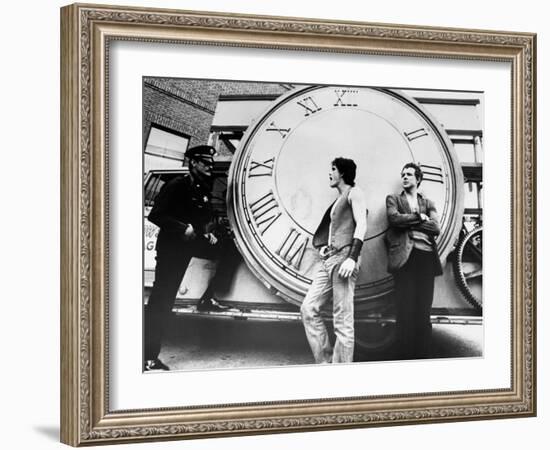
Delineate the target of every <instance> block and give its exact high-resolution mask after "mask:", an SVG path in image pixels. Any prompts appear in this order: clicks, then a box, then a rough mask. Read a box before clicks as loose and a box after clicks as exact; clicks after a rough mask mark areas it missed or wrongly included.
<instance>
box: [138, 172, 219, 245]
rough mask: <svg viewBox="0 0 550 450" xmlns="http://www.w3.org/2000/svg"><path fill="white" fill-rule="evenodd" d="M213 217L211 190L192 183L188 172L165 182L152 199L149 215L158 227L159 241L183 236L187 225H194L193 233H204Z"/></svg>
mask: <svg viewBox="0 0 550 450" xmlns="http://www.w3.org/2000/svg"><path fill="white" fill-rule="evenodd" d="M212 218H213V211H212V204H211V193H210V190H209V189H208V188H207V187H205V186H202V185H201V184H199V183H196V182H194V181H193V179H192V177H191V176H190V175H183V176H178V177H176V178H174V179H173V180H170V181H169V182H168V183H166V184H165V185H164V186H163V187H162V189H161V190H160V192H159V193H158V195H157V197H156V198H155V204H154V205H153V208H152V209H151V212H150V213H149V217H148V219H149V221H150V222H152V223H154V224H155V225H157V226H158V227H159V228H160V231H159V239H161V240H165V239H175V240H180V239H182V238H183V236H184V234H185V229H186V228H187V226H188V225H189V224H191V225H193V228H194V230H195V233H197V234H199V235H201V234H203V233H206V232H208V231H209V229H208V227H209V225H210V224H211V223H212ZM158 242H159V241H158V240H157V244H158Z"/></svg>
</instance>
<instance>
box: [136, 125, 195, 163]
mask: <svg viewBox="0 0 550 450" xmlns="http://www.w3.org/2000/svg"><path fill="white" fill-rule="evenodd" d="M188 145H189V138H188V137H187V136H184V135H183V134H181V133H177V132H175V131H172V130H168V129H166V128H162V127H159V126H158V125H152V126H151V131H150V132H149V137H148V138H147V145H146V146H145V155H144V156H145V158H144V168H143V169H144V172H145V173H147V172H149V171H150V170H155V169H177V168H180V167H181V166H182V165H183V160H184V158H185V151H186V150H187V147H188Z"/></svg>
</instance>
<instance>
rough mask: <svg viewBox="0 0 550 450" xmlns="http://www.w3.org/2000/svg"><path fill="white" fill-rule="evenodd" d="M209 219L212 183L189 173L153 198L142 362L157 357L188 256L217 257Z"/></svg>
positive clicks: (197, 150)
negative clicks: (152, 262) (151, 271)
mask: <svg viewBox="0 0 550 450" xmlns="http://www.w3.org/2000/svg"><path fill="white" fill-rule="evenodd" d="M213 150H214V149H213V148H211V147H208V146H200V147H196V148H194V149H190V150H189V151H188V153H187V154H186V156H190V157H191V158H193V157H197V156H198V157H199V158H200V157H201V156H202V154H204V155H205V156H208V155H207V153H208V154H209V155H210V156H209V158H210V159H211V158H212V156H211V155H212V154H213ZM190 152H191V153H190ZM205 159H208V158H205ZM212 219H213V210H212V205H211V186H209V185H208V184H206V185H205V184H201V183H199V182H197V180H194V179H193V177H192V176H191V175H183V176H179V177H176V178H174V179H173V180H171V181H169V182H168V183H166V185H164V186H163V187H162V189H161V191H160V192H159V194H158V195H157V198H156V199H155V204H154V206H153V208H152V210H151V212H150V213H149V220H150V221H151V222H152V223H154V224H155V225H157V226H158V227H159V228H160V231H159V234H158V238H157V244H156V253H157V254H156V266H155V282H154V284H153V289H152V292H151V296H150V298H149V302H148V305H147V307H146V309H145V323H144V327H145V336H144V340H145V342H144V343H145V351H144V360H145V361H147V360H156V359H157V358H158V354H159V353H160V345H161V340H162V335H163V331H164V327H165V326H166V323H167V319H168V318H169V317H170V313H171V311H172V308H173V306H174V301H175V298H176V294H177V291H178V288H179V286H180V283H181V280H182V278H183V276H184V274H185V271H186V270H187V267H188V265H189V262H190V260H191V258H192V257H199V258H204V259H215V258H216V253H217V251H216V250H217V249H216V246H214V245H211V244H210V243H209V242H208V240H207V239H206V238H205V237H204V234H205V233H208V232H210V230H209V227H210V225H211V223H212ZM189 224H191V225H192V226H193V229H194V231H195V235H194V236H192V237H188V236H186V235H185V230H186V229H187V227H188V225H189Z"/></svg>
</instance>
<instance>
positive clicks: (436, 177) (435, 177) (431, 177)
mask: <svg viewBox="0 0 550 450" xmlns="http://www.w3.org/2000/svg"><path fill="white" fill-rule="evenodd" d="M420 168H421V169H422V174H423V177H422V181H432V182H434V183H441V184H443V170H442V169H441V167H439V166H431V165H428V164H420Z"/></svg>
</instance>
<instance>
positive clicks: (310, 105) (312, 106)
mask: <svg viewBox="0 0 550 450" xmlns="http://www.w3.org/2000/svg"><path fill="white" fill-rule="evenodd" d="M297 103H298V105H300V106H301V107H302V108H304V109H305V110H306V113H305V115H306V116H309V115H311V114H315V113H316V112H317V111H320V110H321V109H323V108H321V107H320V106H317V103H315V100H313V98H312V97H304V98H303V99H302V100H301V101H299V102H297Z"/></svg>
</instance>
